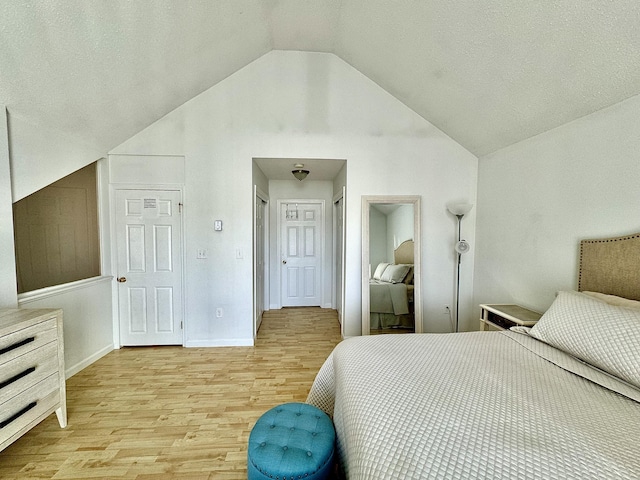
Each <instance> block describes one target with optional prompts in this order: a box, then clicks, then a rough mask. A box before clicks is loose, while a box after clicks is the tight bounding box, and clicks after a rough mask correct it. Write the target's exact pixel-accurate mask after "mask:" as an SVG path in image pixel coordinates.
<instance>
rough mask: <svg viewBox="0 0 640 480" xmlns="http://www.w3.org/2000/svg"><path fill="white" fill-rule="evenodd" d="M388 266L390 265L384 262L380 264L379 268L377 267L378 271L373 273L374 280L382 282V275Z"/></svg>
mask: <svg viewBox="0 0 640 480" xmlns="http://www.w3.org/2000/svg"><path fill="white" fill-rule="evenodd" d="M388 266H389V264H388V263H384V262H383V263H380V264H378V266H377V267H376V271H375V272H373V279H374V280H382V274H383V273H384V271H385V270H386V269H387V267H388Z"/></svg>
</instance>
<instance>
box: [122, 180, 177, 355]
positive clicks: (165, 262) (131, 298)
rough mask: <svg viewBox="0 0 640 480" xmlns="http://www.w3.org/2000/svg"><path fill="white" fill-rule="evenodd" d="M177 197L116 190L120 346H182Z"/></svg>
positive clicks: (166, 193) (169, 193) (171, 192)
mask: <svg viewBox="0 0 640 480" xmlns="http://www.w3.org/2000/svg"><path fill="white" fill-rule="evenodd" d="M180 199H181V192H179V191H176V190H168V191H162V190H117V191H116V249H117V258H118V277H117V278H118V310H119V316H120V344H121V345H123V346H126V345H182V344H183V336H182V320H183V318H182V238H181V231H182V229H181V221H180Z"/></svg>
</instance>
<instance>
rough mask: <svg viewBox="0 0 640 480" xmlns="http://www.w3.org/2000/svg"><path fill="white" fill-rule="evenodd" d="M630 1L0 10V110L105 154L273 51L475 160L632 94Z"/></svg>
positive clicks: (639, 62) (57, 1)
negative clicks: (302, 58) (329, 67)
mask: <svg viewBox="0 0 640 480" xmlns="http://www.w3.org/2000/svg"><path fill="white" fill-rule="evenodd" d="M639 25H640V2H638V1H637V0H615V1H605V0H555V1H553V2H525V1H513V0H485V1H481V2H479V1H477V0H457V1H455V2H452V1H449V0H397V1H390V0H306V1H302V0H136V1H131V0H46V1H42V0H14V1H4V2H0V104H5V105H6V107H7V110H8V112H9V118H10V119H11V117H12V116H15V117H20V118H22V119H25V120H27V121H29V122H31V123H33V124H35V125H42V126H47V127H53V128H55V129H57V130H59V131H60V132H62V133H64V134H66V135H69V136H71V137H76V138H78V139H81V140H82V141H84V142H90V143H92V144H94V145H96V146H97V147H99V148H100V149H102V150H104V151H105V152H106V151H108V150H110V149H112V148H114V147H115V146H117V145H118V144H120V143H121V142H123V141H124V140H126V139H127V138H129V137H131V136H133V135H134V134H135V133H137V132H139V131H140V130H142V129H143V128H145V127H146V126H148V125H150V124H151V123H153V122H154V121H156V120H157V119H159V118H160V117H162V116H163V115H165V114H167V113H168V112H170V111H171V110H173V109H175V108H176V107H178V106H179V105H181V104H182V103H184V102H186V101H187V100H189V99H190V98H192V97H194V96H195V95H197V94H199V93H201V92H202V91H204V90H206V89H208V88H209V87H211V86H213V85H215V84H216V83H218V82H219V81H221V80H222V79H224V78H226V77H228V76H229V75H231V74H232V73H234V72H235V71H237V70H239V69H240V68H242V67H244V66H245V65H247V64H248V63H250V62H252V61H253V60H256V59H257V58H259V57H260V56H262V55H264V54H265V53H267V52H269V51H271V50H273V49H279V50H303V51H314V52H328V53H333V54H335V55H336V56H338V57H339V58H341V59H342V60H344V61H345V62H347V63H349V64H350V65H352V66H353V67H354V68H356V69H357V70H359V71H360V72H361V73H363V74H364V75H366V76H367V77H369V78H370V79H371V80H373V81H374V82H376V83H377V84H378V85H380V86H381V87H382V88H384V89H385V90H386V91H388V92H389V93H390V94H392V95H394V96H395V97H396V98H398V99H399V100H400V101H401V102H403V103H404V104H406V105H407V106H408V107H410V108H411V109H413V110H414V111H415V112H417V113H418V114H419V115H421V116H422V117H424V118H425V119H426V120H428V121H429V122H431V123H433V124H434V125H435V126H437V127H438V128H440V129H441V130H443V131H444V132H445V133H447V134H448V135H449V136H451V137H452V138H453V139H454V140H456V141H457V142H458V143H460V144H461V145H463V146H464V147H465V148H467V149H468V150H470V151H471V152H472V153H474V154H475V155H478V156H482V155H485V154H487V153H490V152H493V151H495V150H497V149H500V148H503V147H505V146H507V145H510V144H512V143H515V142H518V141H521V140H523V139H526V138H528V137H531V136H534V135H537V134H539V133H542V132H544V131H546V130H549V129H552V128H554V127H556V126H559V125H562V124H564V123H567V122H569V121H572V120H574V119H576V118H579V117H581V116H584V115H587V114H589V113H592V112H594V111H597V110H599V109H602V108H605V107H607V106H610V105H612V104H614V103H617V102H619V101H621V100H624V99H626V98H628V97H631V96H633V95H637V94H638V93H640V28H638V26H639Z"/></svg>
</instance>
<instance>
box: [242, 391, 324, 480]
mask: <svg viewBox="0 0 640 480" xmlns="http://www.w3.org/2000/svg"><path fill="white" fill-rule="evenodd" d="M287 432H289V433H287ZM284 442H286V445H283V443H284ZM334 444H335V430H334V428H333V423H332V422H331V419H330V418H329V417H328V416H327V415H326V414H325V413H324V412H322V411H321V410H319V409H318V408H316V407H314V406H312V405H308V404H304V403H285V404H282V405H279V406H277V407H274V408H272V409H271V410H269V411H267V412H265V413H264V414H263V415H262V416H261V417H260V418H259V419H258V421H257V422H256V424H255V426H254V427H253V429H252V430H251V434H250V435H249V448H248V452H247V475H248V477H247V478H248V480H268V479H273V480H276V479H277V480H284V479H287V480H289V479H295V480H302V479H305V480H327V479H328V478H329V477H330V475H331V473H332V471H333V459H334ZM285 452H286V453H285Z"/></svg>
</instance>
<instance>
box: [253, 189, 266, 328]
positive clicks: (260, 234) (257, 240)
mask: <svg viewBox="0 0 640 480" xmlns="http://www.w3.org/2000/svg"><path fill="white" fill-rule="evenodd" d="M263 197H265V195H264V194H260V193H259V192H258V191H257V189H256V188H255V186H254V239H253V243H254V273H253V281H254V286H253V288H254V294H253V302H254V310H255V311H254V329H253V338H254V340H255V338H256V337H257V334H258V329H259V328H260V324H261V323H262V314H263V313H264V309H265V304H266V302H265V299H266V278H267V275H266V270H267V265H266V261H265V259H266V258H267V254H266V251H267V240H266V239H267V225H268V223H267V212H268V209H267V201H266V200H265V199H264V198H263Z"/></svg>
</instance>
